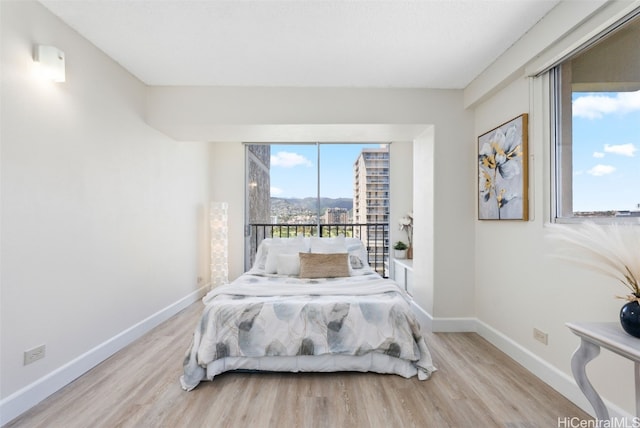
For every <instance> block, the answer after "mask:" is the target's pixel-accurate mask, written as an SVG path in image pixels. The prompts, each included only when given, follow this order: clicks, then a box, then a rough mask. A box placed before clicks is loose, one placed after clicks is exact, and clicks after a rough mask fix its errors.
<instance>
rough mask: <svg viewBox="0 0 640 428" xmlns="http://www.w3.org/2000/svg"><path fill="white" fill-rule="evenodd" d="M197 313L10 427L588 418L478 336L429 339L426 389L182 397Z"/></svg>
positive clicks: (414, 385) (356, 379)
mask: <svg viewBox="0 0 640 428" xmlns="http://www.w3.org/2000/svg"><path fill="white" fill-rule="evenodd" d="M201 309H202V305H201V303H200V302H197V303H195V304H193V305H191V306H190V307H189V308H187V309H185V310H184V311H182V312H181V313H179V314H178V315H176V316H175V317H173V318H172V319H170V320H169V321H167V322H166V323H164V324H162V325H160V326H159V327H157V328H156V329H154V330H153V331H152V332H150V333H149V334H147V335H145V336H144V337H142V338H141V339H139V340H138V341H136V342H135V343H133V344H131V345H130V346H128V347H127V348H125V349H123V350H122V351H120V352H118V353H117V354H115V355H114V356H112V357H111V358H109V359H108V360H106V361H105V362H103V363H102V364H100V365H99V366H97V367H95V368H94V369H93V370H91V371H89V372H88V373H86V374H85V375H83V376H82V377H80V378H79V379H77V380H76V381H74V382H73V383H71V384H69V385H67V386H66V387H65V388H63V389H62V390H60V391H58V392H57V393H55V394H54V395H52V396H51V397H49V398H48V399H46V400H45V401H43V402H42V403H40V404H38V405H37V406H35V407H34V408H33V409H31V410H29V411H28V412H26V413H25V414H23V415H22V416H20V417H18V418H17V419H15V420H13V421H12V422H10V423H9V424H8V425H7V428H8V427H43V428H44V427H46V428H57V427H64V428H72V427H80V428H85V427H87V428H88V427H92V428H94V427H108V428H111V427H154V428H155V427H171V428H174V427H194V428H198V427H278V428H288V427H331V428H336V427H399V428H400V427H429V428H431V427H433V428H439V427H453V428H466V427H469V428H483V427H507V428H533V427H544V428H551V427H557V426H558V418H565V417H569V418H570V417H578V418H580V419H584V420H586V419H590V417H589V416H588V415H587V414H586V413H584V412H583V411H581V410H580V409H579V408H577V407H576V406H574V405H573V404H572V403H571V402H569V401H568V400H566V399H565V398H563V397H562V396H561V395H560V394H558V393H557V392H556V391H554V390H553V389H552V388H550V387H549V386H547V385H546V384H544V383H543V382H542V381H541V380H539V379H538V378H536V377H535V376H533V375H532V374H530V373H529V372H528V371H527V370H525V369H524V368H523V367H522V366H520V365H519V364H517V363H516V362H514V361H513V360H511V359H510V358H509V357H507V356H506V355H505V354H504V353H502V352H500V351H499V350H497V349H496V348H495V347H494V346H492V345H491V344H489V343H488V342H487V341H485V340H484V339H482V338H481V337H480V336H478V335H477V334H474V333H436V334H429V333H427V334H425V336H426V339H427V343H428V344H429V346H430V349H431V352H432V356H433V360H434V364H435V365H436V366H437V367H438V371H437V372H436V373H435V374H434V375H433V376H432V378H431V379H430V380H427V381H419V380H417V379H416V378H412V379H404V378H402V377H399V376H395V375H378V374H371V373H330V374H320V373H226V374H223V375H220V376H217V377H216V378H215V379H214V381H213V382H202V383H201V384H200V385H199V386H198V387H197V388H196V389H195V390H193V391H191V392H184V391H183V390H182V389H181V388H180V385H179V380H178V379H179V377H180V374H181V371H182V370H181V369H182V367H181V364H182V359H183V356H184V353H185V351H186V349H187V347H188V346H189V343H190V340H191V334H192V331H193V327H194V326H195V325H196V324H195V323H196V322H197V319H198V316H199V314H200V311H201Z"/></svg>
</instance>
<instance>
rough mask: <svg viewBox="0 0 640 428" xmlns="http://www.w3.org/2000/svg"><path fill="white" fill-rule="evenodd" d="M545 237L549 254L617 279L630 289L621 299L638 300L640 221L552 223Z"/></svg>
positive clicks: (639, 282) (639, 286)
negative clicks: (552, 245) (550, 245)
mask: <svg viewBox="0 0 640 428" xmlns="http://www.w3.org/2000/svg"><path fill="white" fill-rule="evenodd" d="M546 238H547V239H548V240H550V241H552V242H554V243H556V244H557V248H556V250H555V252H554V253H552V256H554V257H557V258H560V259H562V260H566V261H568V262H571V263H573V264H575V265H578V266H582V267H585V268H587V269H590V270H593V271H596V272H599V273H602V274H604V275H607V276H609V277H611V278H615V279H617V280H618V281H620V282H622V283H623V284H624V286H625V287H627V288H628V289H629V291H630V292H631V294H630V295H628V296H625V297H621V298H623V299H628V300H638V302H639V303H640V224H608V225H601V224H595V223H592V222H586V223H581V224H576V225H573V224H572V225H564V224H551V225H548V227H547V234H546Z"/></svg>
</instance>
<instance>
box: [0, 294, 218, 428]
mask: <svg viewBox="0 0 640 428" xmlns="http://www.w3.org/2000/svg"><path fill="white" fill-rule="evenodd" d="M208 289H209V285H205V286H203V287H201V288H200V289H198V290H196V291H194V292H193V293H191V294H189V295H187V296H185V297H183V298H182V299H180V300H178V301H177V302H175V303H172V304H171V305H169V306H167V307H166V308H164V309H161V310H160V311H158V312H156V313H155V314H153V315H151V316H149V317H147V318H146V319H144V320H142V321H140V322H139V323H137V324H135V325H133V326H131V327H129V328H128V329H126V330H124V331H123V332H121V333H119V334H117V335H116V336H114V337H112V338H111V339H109V340H107V341H106V342H104V343H102V344H100V345H98V346H96V347H95V348H93V349H91V350H89V351H88V352H86V353H84V354H82V355H80V356H79V357H77V358H75V359H74V360H72V361H70V362H68V363H67V364H65V365H64V366H62V367H60V368H58V369H56V370H54V371H53V372H51V373H49V374H48V375H46V376H44V377H43V378H41V379H39V380H37V381H36V382H33V383H32V384H30V385H27V386H25V387H24V388H22V389H20V390H18V391H16V392H14V393H13V394H11V395H9V396H8V397H6V398H4V399H3V400H2V401H0V426H2V425H5V424H7V423H8V422H10V421H11V420H13V419H15V418H16V417H18V416H20V415H21V414H22V413H24V412H26V411H27V410H29V409H30V408H32V407H33V406H35V405H36V404H38V403H39V402H41V401H42V400H44V399H45V398H47V397H48V396H50V395H51V394H53V393H54V392H56V391H58V390H60V389H61V388H62V387H64V386H65V385H68V384H69V383H71V382H72V381H74V380H75V379H77V378H78V377H80V376H81V375H83V374H84V373H86V372H87V371H89V370H91V369H92V368H93V367H95V366H97V365H98V364H100V363H101V362H103V361H104V360H106V359H107V358H109V357H110V356H111V355H113V354H115V353H116V352H118V351H119V350H121V349H122V348H124V347H125V346H127V345H129V344H130V343H132V342H133V341H135V340H136V339H138V338H140V337H141V336H143V335H144V334H146V333H147V332H149V331H150V330H151V329H153V328H154V327H156V326H158V325H159V324H161V323H163V322H164V321H166V320H168V319H169V318H171V317H172V316H173V315H175V314H177V313H178V312H180V311H181V310H183V309H184V308H186V307H187V306H189V305H190V304H192V303H194V302H195V301H197V300H198V299H199V298H201V297H202V296H203V295H204V293H205V292H206V291H207V290H208Z"/></svg>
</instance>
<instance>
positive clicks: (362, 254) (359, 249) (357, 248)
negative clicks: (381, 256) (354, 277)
mask: <svg viewBox="0 0 640 428" xmlns="http://www.w3.org/2000/svg"><path fill="white" fill-rule="evenodd" d="M345 243H346V246H347V252H348V253H349V262H350V264H351V269H370V266H369V254H368V253H367V249H366V247H365V246H364V243H363V242H362V241H361V240H359V239H358V238H347V239H346V241H345Z"/></svg>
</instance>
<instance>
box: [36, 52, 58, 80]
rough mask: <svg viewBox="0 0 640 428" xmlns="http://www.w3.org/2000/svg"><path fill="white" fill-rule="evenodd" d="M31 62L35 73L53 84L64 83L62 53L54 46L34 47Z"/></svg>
mask: <svg viewBox="0 0 640 428" xmlns="http://www.w3.org/2000/svg"><path fill="white" fill-rule="evenodd" d="M33 60H34V61H35V62H36V65H37V73H38V74H39V75H41V76H43V77H44V78H46V79H48V80H51V81H53V82H64V81H65V71H64V52H62V51H61V50H60V49H58V48H56V47H55V46H43V45H36V46H34V48H33Z"/></svg>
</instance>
